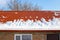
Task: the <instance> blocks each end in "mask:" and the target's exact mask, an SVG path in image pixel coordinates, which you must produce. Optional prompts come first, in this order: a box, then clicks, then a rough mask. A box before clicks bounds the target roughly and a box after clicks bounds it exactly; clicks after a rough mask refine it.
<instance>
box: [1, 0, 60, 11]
mask: <svg viewBox="0 0 60 40" xmlns="http://www.w3.org/2000/svg"><path fill="white" fill-rule="evenodd" d="M9 1H10V0H0V9H3V10H8V6H7V3H8V2H9ZM17 1H18V0H17ZM22 1H23V3H24V1H27V2H31V3H32V4H38V6H39V7H41V8H42V10H60V0H22Z"/></svg>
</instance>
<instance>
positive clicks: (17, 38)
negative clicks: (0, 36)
mask: <svg viewBox="0 0 60 40" xmlns="http://www.w3.org/2000/svg"><path fill="white" fill-rule="evenodd" d="M14 40H32V34H15V35H14Z"/></svg>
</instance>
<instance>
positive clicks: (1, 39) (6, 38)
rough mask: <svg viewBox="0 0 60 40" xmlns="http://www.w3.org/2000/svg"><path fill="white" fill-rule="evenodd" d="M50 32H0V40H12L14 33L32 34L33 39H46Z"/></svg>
mask: <svg viewBox="0 0 60 40" xmlns="http://www.w3.org/2000/svg"><path fill="white" fill-rule="evenodd" d="M51 33H52V32H48V33H46V32H0V40H14V34H32V39H33V40H46V39H47V35H46V34H51Z"/></svg>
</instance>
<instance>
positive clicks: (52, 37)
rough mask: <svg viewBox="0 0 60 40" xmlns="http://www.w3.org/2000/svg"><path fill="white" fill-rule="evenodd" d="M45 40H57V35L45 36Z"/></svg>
mask: <svg viewBox="0 0 60 40" xmlns="http://www.w3.org/2000/svg"><path fill="white" fill-rule="evenodd" d="M47 40H59V34H47Z"/></svg>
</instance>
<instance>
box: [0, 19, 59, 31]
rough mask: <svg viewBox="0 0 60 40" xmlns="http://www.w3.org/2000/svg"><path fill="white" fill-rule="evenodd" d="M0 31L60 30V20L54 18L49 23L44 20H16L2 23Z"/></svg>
mask: <svg viewBox="0 0 60 40" xmlns="http://www.w3.org/2000/svg"><path fill="white" fill-rule="evenodd" d="M0 30H60V19H59V18H53V20H49V21H48V22H47V21H46V20H45V19H44V18H42V19H41V21H40V20H36V21H35V22H34V21H33V20H29V19H28V20H27V21H23V20H22V19H21V20H17V21H16V20H14V21H8V22H6V23H0Z"/></svg>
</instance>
